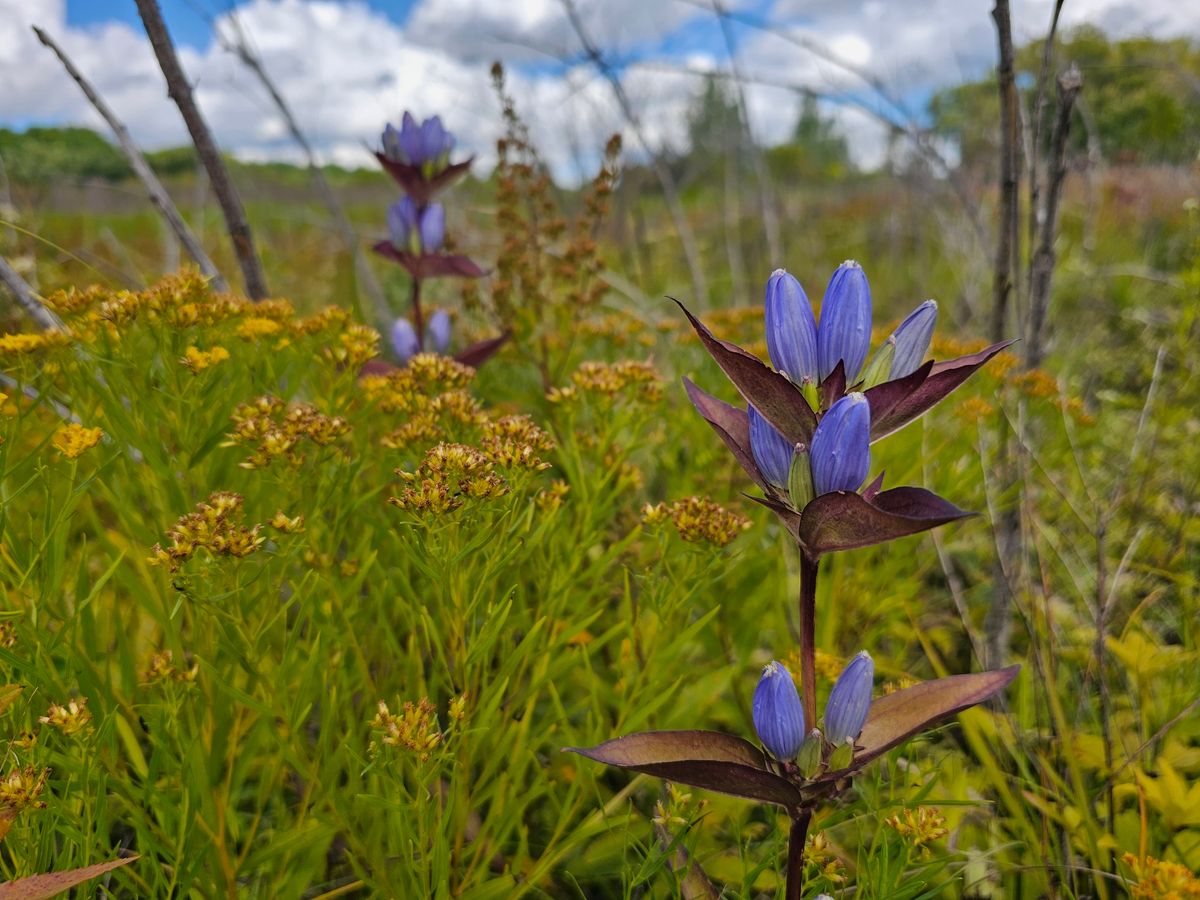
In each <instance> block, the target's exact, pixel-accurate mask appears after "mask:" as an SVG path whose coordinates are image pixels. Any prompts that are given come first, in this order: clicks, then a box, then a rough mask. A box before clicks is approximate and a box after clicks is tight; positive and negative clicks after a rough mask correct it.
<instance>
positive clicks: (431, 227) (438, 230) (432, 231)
mask: <svg viewBox="0 0 1200 900" xmlns="http://www.w3.org/2000/svg"><path fill="white" fill-rule="evenodd" d="M420 233H421V251H422V252H424V253H437V251H439V250H441V249H442V241H444V240H445V239H446V210H445V209H444V208H443V207H442V204H440V203H430V204H429V205H428V206H426V207H425V209H423V210H422V211H421V217H420Z"/></svg>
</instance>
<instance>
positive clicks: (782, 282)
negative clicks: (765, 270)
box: [765, 269, 817, 384]
mask: <svg viewBox="0 0 1200 900" xmlns="http://www.w3.org/2000/svg"><path fill="white" fill-rule="evenodd" d="M765 306H766V329H767V352H768V353H769V354H770V356H771V363H772V364H773V365H774V366H775V368H776V369H778V370H779V371H780V372H783V373H784V374H785V375H787V376H788V378H790V379H791V380H792V381H794V382H795V383H796V384H800V383H801V382H803V381H804V379H806V378H807V379H810V380H812V381H816V380H817V322H816V319H814V318H813V312H812V304H811V303H809V302H808V296H807V295H806V294H805V293H804V288H802V287H800V282H799V281H797V280H796V279H795V278H794V277H792V276H791V275H789V274H788V273H787V272H785V271H784V270H783V269H776V270H775V271H774V272H773V273H772V274H771V278H770V280H769V281H767V296H766V304H765Z"/></svg>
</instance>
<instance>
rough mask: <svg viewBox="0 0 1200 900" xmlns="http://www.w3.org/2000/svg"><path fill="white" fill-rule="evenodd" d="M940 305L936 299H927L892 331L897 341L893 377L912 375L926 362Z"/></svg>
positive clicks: (893, 360)
mask: <svg viewBox="0 0 1200 900" xmlns="http://www.w3.org/2000/svg"><path fill="white" fill-rule="evenodd" d="M937 314H938V305H937V301H936V300H926V301H925V302H924V303H922V304H921V305H920V306H918V307H917V308H916V309H914V310H913V311H912V312H911V313H909V314H908V318H906V319H905V320H904V321H903V322H901V323H900V326H899V327H898V328H897V329H896V330H895V331H894V332H892V338H894V339H895V341H896V355H895V356H894V357H893V358H892V371H891V377H892V378H894V379H895V378H903V377H904V376H905V375H911V374H912V373H913V372H915V371H916V370H917V369H919V368H920V367H921V363H923V362H925V354H926V353H927V352H928V351H929V342H930V340H932V338H933V326H934V325H936V324H937Z"/></svg>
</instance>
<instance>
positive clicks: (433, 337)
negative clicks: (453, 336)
mask: <svg viewBox="0 0 1200 900" xmlns="http://www.w3.org/2000/svg"><path fill="white" fill-rule="evenodd" d="M425 334H426V335H427V336H428V338H429V343H430V345H431V349H432V350H433V351H434V352H435V353H445V352H446V351H447V350H448V349H449V348H450V313H448V312H446V311H445V310H444V309H437V310H434V312H433V315H431V316H430V317H429V324H428V325H427V326H426V328H425Z"/></svg>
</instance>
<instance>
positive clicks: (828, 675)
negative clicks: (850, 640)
mask: <svg viewBox="0 0 1200 900" xmlns="http://www.w3.org/2000/svg"><path fill="white" fill-rule="evenodd" d="M784 665H785V666H787V670H788V671H789V672H792V673H796V672H799V671H800V670H801V665H800V648H799V647H797V648H795V649H794V650H792V652H791V653H789V654H788V655H787V657H786V659H784ZM813 665H814V666H815V667H816V670H817V675H818V676H820V677H821V678H823V679H824V680H825V681H837V677H838V676H839V675H841V674H842V669H843V668H845V666H846V661H845V660H844V659H842V658H841V657H840V656H837V655H835V654H833V653H826V652H825V651H824V650H822V649H821V648H820V647H818V648H816V652H815V653H814V655H813ZM798 680H799V679H797V681H798Z"/></svg>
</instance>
